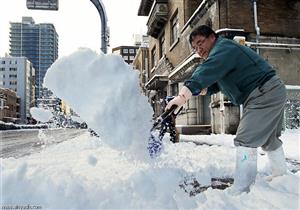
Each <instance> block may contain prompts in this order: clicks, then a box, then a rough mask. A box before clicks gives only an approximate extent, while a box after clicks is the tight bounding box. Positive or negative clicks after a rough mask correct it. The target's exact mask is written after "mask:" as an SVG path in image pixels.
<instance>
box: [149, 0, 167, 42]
mask: <svg viewBox="0 0 300 210" xmlns="http://www.w3.org/2000/svg"><path fill="white" fill-rule="evenodd" d="M167 20H168V1H167V0H159V1H158V0H157V1H155V4H154V7H153V8H152V11H151V13H150V16H149V19H148V22H147V26H148V31H147V34H148V35H150V36H152V37H154V38H156V39H157V37H158V35H159V33H160V32H161V31H162V30H163V27H164V26H165V24H166V23H167Z"/></svg>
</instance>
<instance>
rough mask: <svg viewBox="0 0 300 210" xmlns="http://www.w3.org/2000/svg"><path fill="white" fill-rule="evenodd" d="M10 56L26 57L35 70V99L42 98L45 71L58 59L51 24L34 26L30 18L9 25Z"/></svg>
mask: <svg viewBox="0 0 300 210" xmlns="http://www.w3.org/2000/svg"><path fill="white" fill-rule="evenodd" d="M9 39H10V56H14V57H23V56H24V57H27V58H28V59H29V60H30V61H31V63H32V64H33V67H34V68H35V71H36V72H35V84H36V92H35V98H36V99H38V98H41V97H42V96H43V86H42V85H43V80H44V77H45V74H46V72H47V69H48V68H49V67H50V66H51V64H52V63H54V61H55V60H56V59H57V58H58V34H57V32H56V30H55V27H54V25H53V24H50V23H40V24H35V22H34V20H33V18H32V17H22V22H21V23H19V22H11V23H10V35H9Z"/></svg>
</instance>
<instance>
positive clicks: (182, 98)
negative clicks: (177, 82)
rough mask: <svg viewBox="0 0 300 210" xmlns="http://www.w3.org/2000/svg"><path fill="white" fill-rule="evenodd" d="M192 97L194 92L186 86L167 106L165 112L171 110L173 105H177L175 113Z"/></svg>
mask: <svg viewBox="0 0 300 210" xmlns="http://www.w3.org/2000/svg"><path fill="white" fill-rule="evenodd" d="M191 97H192V92H191V91H190V89H188V88H187V87H186V86H183V87H182V88H181V90H180V92H179V94H178V96H176V97H175V98H173V99H172V100H171V101H170V102H169V103H168V104H167V106H166V108H165V110H169V109H170V108H171V107H172V106H173V105H177V109H176V111H175V113H176V112H177V111H178V110H179V109H180V108H181V107H182V106H183V105H184V104H185V102H186V101H187V100H189V99H190V98H191Z"/></svg>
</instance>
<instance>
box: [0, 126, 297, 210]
mask: <svg viewBox="0 0 300 210" xmlns="http://www.w3.org/2000/svg"><path fill="white" fill-rule="evenodd" d="M299 135H300V130H290V131H286V132H285V133H284V135H283V138H282V139H283V141H284V149H285V152H286V156H287V158H290V159H295V160H298V161H299V160H300V155H299V143H300V140H299ZM233 137H234V136H232V135H209V136H181V140H185V141H198V142H207V143H213V144H219V145H220V146H218V145H215V146H207V145H203V146H196V144H194V143H188V142H181V143H178V144H173V143H169V141H168V136H166V137H165V141H164V142H165V150H164V152H163V153H162V154H161V156H160V157H158V158H157V159H153V160H149V161H139V160H137V159H134V158H133V156H131V155H130V154H129V153H124V152H120V151H118V150H114V149H112V148H111V147H110V146H108V145H107V144H105V143H104V142H103V141H101V140H100V139H99V138H97V137H92V136H90V134H89V133H88V132H86V133H84V134H82V135H81V136H78V137H76V138H74V139H72V140H69V141H65V142H62V143H60V144H54V145H51V146H48V147H46V148H44V149H43V151H41V152H39V153H35V154H32V155H29V156H25V157H22V158H19V159H15V158H8V159H1V189H2V192H1V198H3V200H2V201H1V204H2V206H5V205H27V204H30V205H37V206H42V208H43V209H299V185H300V177H299V175H300V173H299V172H297V173H295V174H293V173H289V174H287V175H285V176H282V177H278V178H275V179H273V180H272V181H271V182H267V181H264V179H263V176H264V175H265V174H267V173H268V172H269V168H268V166H267V157H266V155H259V158H258V176H257V178H256V183H255V184H254V185H253V186H252V187H251V192H250V193H248V194H246V193H245V194H242V195H240V196H231V195H228V194H227V190H224V191H221V190H213V189H208V190H207V191H205V192H203V193H200V194H197V195H196V196H193V197H189V195H188V193H186V192H185V191H184V190H183V189H182V188H180V187H179V184H180V183H182V182H183V180H184V179H185V178H186V177H190V176H193V177H195V178H196V179H197V181H198V182H199V183H201V184H203V185H205V184H208V183H209V181H210V178H211V177H226V176H227V177H228V176H232V175H233V170H234V153H235V148H234V147H233V146H232V139H233ZM288 167H289V169H290V170H292V169H293V168H294V166H293V165H291V164H288ZM191 190H192V189H191Z"/></svg>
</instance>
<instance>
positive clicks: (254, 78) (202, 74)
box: [184, 38, 275, 105]
mask: <svg viewBox="0 0 300 210" xmlns="http://www.w3.org/2000/svg"><path fill="white" fill-rule="evenodd" d="M274 75H275V71H274V69H273V68H272V67H271V66H270V65H269V64H268V63H267V62H266V61H265V60H264V59H263V58H262V57H260V56H259V55H258V54H257V53H256V52H254V51H253V50H252V49H250V48H249V47H246V46H243V45H240V44H238V43H236V42H235V41H232V40H230V39H226V38H218V39H217V41H216V43H215V45H214V46H213V48H212V49H211V51H210V53H209V56H208V58H207V59H206V60H205V61H204V62H203V63H202V64H200V65H199V66H198V67H197V68H196V70H195V72H194V73H193V75H192V77H191V78H190V79H189V80H187V81H185V83H184V85H185V86H186V87H188V88H189V89H190V90H191V91H192V93H193V95H198V94H199V93H200V91H201V90H202V89H204V88H208V94H209V95H211V94H213V93H217V92H219V91H221V92H223V93H224V94H225V95H227V96H228V97H229V98H230V100H231V101H232V102H233V103H234V104H237V105H238V104H242V103H243V102H244V101H245V100H246V99H247V97H248V95H249V94H250V93H251V92H252V91H253V90H254V89H255V88H256V87H258V86H260V85H262V84H263V83H264V82H266V81H267V80H269V79H270V78H271V77H273V76H274Z"/></svg>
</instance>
